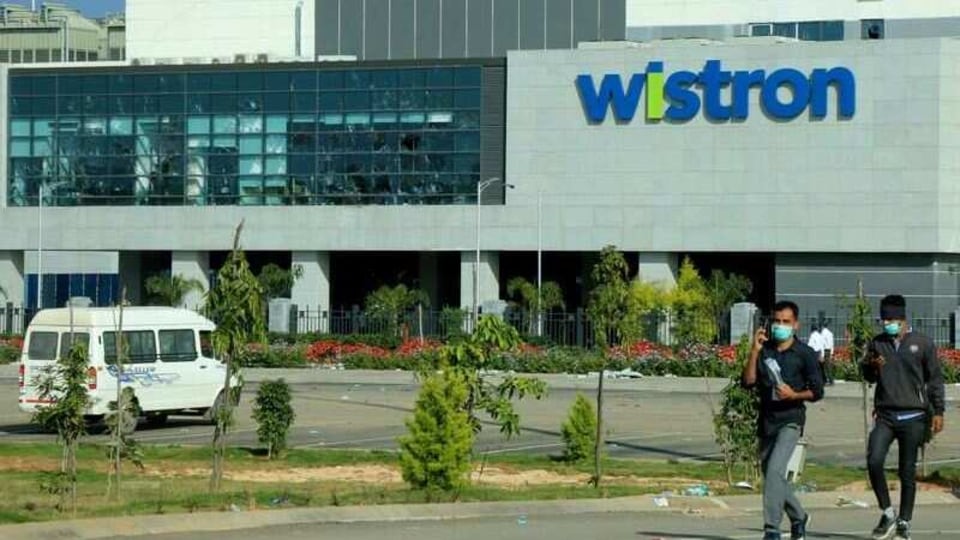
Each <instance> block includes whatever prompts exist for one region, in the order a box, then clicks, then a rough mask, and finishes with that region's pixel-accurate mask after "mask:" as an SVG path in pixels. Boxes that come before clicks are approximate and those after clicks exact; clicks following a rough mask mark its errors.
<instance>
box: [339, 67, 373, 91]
mask: <svg viewBox="0 0 960 540" xmlns="http://www.w3.org/2000/svg"><path fill="white" fill-rule="evenodd" d="M343 79H344V81H343V82H344V85H343V87H344V88H346V89H352V90H365V89H369V88H370V72H368V71H363V70H353V71H348V72H346V73H344V77H343Z"/></svg>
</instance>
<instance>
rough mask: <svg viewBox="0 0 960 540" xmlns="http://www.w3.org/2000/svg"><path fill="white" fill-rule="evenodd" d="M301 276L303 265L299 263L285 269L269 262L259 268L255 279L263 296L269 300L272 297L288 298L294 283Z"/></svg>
mask: <svg viewBox="0 0 960 540" xmlns="http://www.w3.org/2000/svg"><path fill="white" fill-rule="evenodd" d="M301 277H303V267H302V266H300V265H299V264H295V265H293V267H292V268H290V269H289V270H286V269H284V268H280V266H279V265H276V264H274V263H270V264H267V265H265V266H264V267H263V268H261V269H260V274H259V275H258V276H257V280H258V281H259V282H260V287H261V288H262V289H263V296H264V298H265V299H266V300H268V301H269V300H272V299H274V298H290V293H291V292H292V291H293V285H294V283H296V282H297V280H298V279H300V278H301Z"/></svg>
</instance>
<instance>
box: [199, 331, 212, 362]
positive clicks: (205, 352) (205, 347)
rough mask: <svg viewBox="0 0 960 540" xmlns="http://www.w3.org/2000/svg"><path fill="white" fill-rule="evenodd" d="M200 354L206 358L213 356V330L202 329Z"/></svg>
mask: <svg viewBox="0 0 960 540" xmlns="http://www.w3.org/2000/svg"><path fill="white" fill-rule="evenodd" d="M200 354H201V355H202V356H203V357H204V358H213V332H211V331H209V330H201V331H200Z"/></svg>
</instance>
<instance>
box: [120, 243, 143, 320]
mask: <svg viewBox="0 0 960 540" xmlns="http://www.w3.org/2000/svg"><path fill="white" fill-rule="evenodd" d="M143 281H144V277H143V268H142V265H141V263H140V252H139V251H121V252H120V287H121V293H122V291H123V288H126V289H127V302H130V304H132V305H134V306H139V305H141V304H143Z"/></svg>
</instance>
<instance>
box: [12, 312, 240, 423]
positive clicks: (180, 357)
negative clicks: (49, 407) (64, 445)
mask: <svg viewBox="0 0 960 540" xmlns="http://www.w3.org/2000/svg"><path fill="white" fill-rule="evenodd" d="M71 311H72V314H71ZM119 319H120V310H119V308H81V307H74V308H73V309H72V310H71V309H69V308H62V309H47V310H43V311H41V312H39V313H37V315H36V316H35V317H34V318H33V320H32V321H31V322H30V327H29V328H28V329H27V335H26V336H25V337H24V347H23V353H22V355H21V357H20V398H19V405H20V410H21V411H23V412H27V413H33V412H35V411H36V410H37V408H38V407H42V406H43V405H44V402H43V400H41V399H40V397H39V395H38V394H39V392H38V390H37V388H36V378H37V376H38V375H41V374H42V373H43V370H44V368H46V367H48V366H51V365H53V363H54V362H55V361H56V360H57V359H58V358H60V357H61V356H63V355H65V354H67V351H69V350H70V335H71V320H72V332H73V339H74V341H75V342H76V341H80V342H82V343H84V344H86V345H87V350H88V351H89V357H90V367H89V368H88V371H87V386H88V389H89V394H90V398H91V405H90V408H89V409H88V411H87V416H88V420H90V421H97V420H99V419H102V418H103V416H104V415H105V414H107V412H108V411H109V404H110V402H112V401H116V396H117V373H118V371H117V368H116V358H117V352H116V351H117V348H116V342H117V341H116V340H117V334H116V332H117V327H118V325H119V322H120V321H119ZM215 328H216V327H215V326H214V324H213V323H212V322H210V321H209V320H208V319H206V318H204V317H202V316H200V315H199V314H197V313H195V312H193V311H189V310H185V309H174V308H165V307H125V308H124V309H123V337H124V342H125V343H126V344H127V347H128V351H129V355H128V356H129V357H128V358H126V359H125V362H124V366H123V383H122V384H123V386H124V387H130V388H132V389H133V391H134V394H135V395H136V401H137V405H138V406H139V409H140V411H141V413H142V415H143V416H144V417H146V418H147V420H148V421H150V422H151V423H154V424H162V423H163V422H165V421H166V420H167V417H168V416H169V415H172V414H178V415H179V414H183V415H196V416H204V417H205V418H206V419H207V420H211V419H212V418H213V417H214V416H215V415H214V414H213V412H212V411H215V410H216V409H217V408H218V407H219V405H220V404H221V403H222V402H223V401H222V400H223V399H224V398H223V397H221V395H220V392H221V390H222V388H223V379H224V375H225V372H224V369H225V366H224V364H222V363H221V362H219V361H217V360H215V359H214V353H213V347H212V341H211V334H212V332H213V330H214V329H215ZM233 385H236V381H233Z"/></svg>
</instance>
